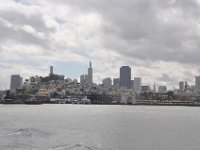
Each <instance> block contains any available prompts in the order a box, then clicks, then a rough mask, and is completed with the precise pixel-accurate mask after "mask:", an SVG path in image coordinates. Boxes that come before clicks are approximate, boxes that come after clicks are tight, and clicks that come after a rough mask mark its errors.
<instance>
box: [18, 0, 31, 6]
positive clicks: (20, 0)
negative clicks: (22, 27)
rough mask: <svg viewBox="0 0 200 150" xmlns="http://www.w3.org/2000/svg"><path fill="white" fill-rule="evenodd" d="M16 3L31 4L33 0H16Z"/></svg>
mask: <svg viewBox="0 0 200 150" xmlns="http://www.w3.org/2000/svg"><path fill="white" fill-rule="evenodd" d="M14 1H15V2H16V3H20V4H23V5H31V2H32V0H14Z"/></svg>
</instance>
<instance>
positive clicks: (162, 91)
mask: <svg viewBox="0 0 200 150" xmlns="http://www.w3.org/2000/svg"><path fill="white" fill-rule="evenodd" d="M158 93H163V94H165V93H167V86H159V87H158Z"/></svg>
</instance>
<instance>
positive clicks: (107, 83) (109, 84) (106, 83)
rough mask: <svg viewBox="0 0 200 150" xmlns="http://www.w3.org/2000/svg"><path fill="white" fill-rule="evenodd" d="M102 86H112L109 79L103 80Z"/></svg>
mask: <svg viewBox="0 0 200 150" xmlns="http://www.w3.org/2000/svg"><path fill="white" fill-rule="evenodd" d="M102 84H103V85H104V87H111V86H112V79H111V78H105V79H103V81H102Z"/></svg>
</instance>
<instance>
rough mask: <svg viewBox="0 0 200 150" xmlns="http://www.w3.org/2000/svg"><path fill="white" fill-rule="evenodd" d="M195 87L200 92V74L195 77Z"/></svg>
mask: <svg viewBox="0 0 200 150" xmlns="http://www.w3.org/2000/svg"><path fill="white" fill-rule="evenodd" d="M195 89H196V91H197V92H198V93H199V92H200V76H196V77H195Z"/></svg>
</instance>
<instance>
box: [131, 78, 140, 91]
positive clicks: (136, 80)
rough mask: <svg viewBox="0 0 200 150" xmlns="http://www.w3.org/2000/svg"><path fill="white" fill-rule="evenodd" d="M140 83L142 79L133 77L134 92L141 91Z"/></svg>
mask: <svg viewBox="0 0 200 150" xmlns="http://www.w3.org/2000/svg"><path fill="white" fill-rule="evenodd" d="M141 85H142V79H141V78H138V77H137V78H134V84H133V88H134V91H135V92H136V93H140V92H141Z"/></svg>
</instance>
